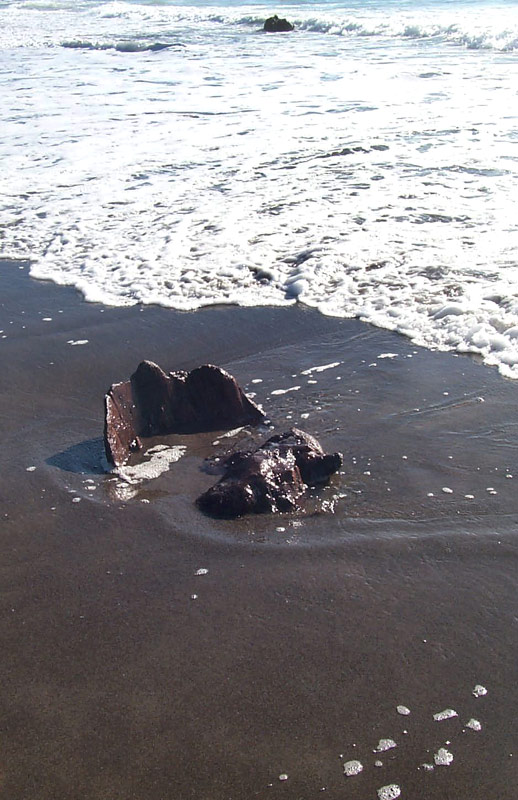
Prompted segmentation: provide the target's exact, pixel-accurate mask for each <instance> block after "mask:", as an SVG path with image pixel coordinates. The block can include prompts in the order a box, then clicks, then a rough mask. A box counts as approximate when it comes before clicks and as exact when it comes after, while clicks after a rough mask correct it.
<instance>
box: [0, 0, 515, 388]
mask: <svg viewBox="0 0 518 800" xmlns="http://www.w3.org/2000/svg"><path fill="white" fill-rule="evenodd" d="M272 13H278V14H279V15H280V16H285V17H287V18H288V19H289V20H290V21H291V22H293V23H294V25H295V27H296V30H295V31H294V32H293V33H289V34H277V35H275V34H273V35H269V34H264V33H262V30H261V29H262V25H263V22H264V20H265V19H266V18H267V17H268V16H270V15H271V14H272ZM0 119H1V127H0V130H1V136H0V157H1V163H2V171H1V176H0V254H1V255H2V256H4V257H11V258H22V257H23V258H30V259H31V260H32V262H33V263H32V275H33V276H35V277H37V278H44V279H50V280H53V281H55V282H57V283H58V284H67V285H73V286H76V287H77V288H78V289H79V290H80V291H81V292H82V293H83V294H84V296H85V298H86V299H87V300H89V301H99V302H103V303H107V304H112V305H128V304H135V303H146V304H160V305H163V306H167V307H172V308H177V309H185V310H189V309H195V308H198V307H200V306H204V305H210V304H220V303H237V304H240V305H245V306H246V305H248V306H252V305H283V304H291V303H296V302H300V303H304V304H306V305H308V306H312V307H316V308H318V309H319V310H320V311H321V312H322V313H324V314H328V315H335V316H342V317H358V318H360V319H363V320H366V321H368V322H371V323H373V324H375V325H377V326H381V327H384V328H389V329H393V330H396V331H399V332H401V333H403V334H405V335H406V336H409V337H410V338H411V339H413V340H414V341H415V342H416V343H418V344H421V345H424V346H426V347H430V348H440V349H451V350H457V351H460V352H466V351H468V352H476V353H480V354H481V355H482V356H483V358H484V360H485V361H486V362H487V363H488V364H491V365H496V366H497V367H498V368H499V369H500V370H501V372H502V373H503V374H504V375H506V376H508V377H512V378H518V218H517V213H516V207H515V201H516V198H517V194H518V182H517V178H518V2H503V1H502V0H500V1H499V2H488V0H460V1H459V2H451V1H450V0H432V1H431V2H429V1H423V0H417V1H416V2H411V1H410V0H401V1H400V2H393V1H392V0H370V2H361V3H360V2H357V0H351V2H343V0H342V1H340V2H338V0H332V1H331V0H329V1H328V2H318V3H316V2H315V3H314V2H294V3H289V2H282V0H279V2H277V3H273V2H272V1H271V0H268V2H263V3H261V4H257V3H246V2H237V1H236V0H233V1H232V2H205V1H203V0H199V2H197V3H190V4H189V3H186V2H177V1H174V0H173V1H171V0H155V1H153V0H140V1H139V2H137V1H136V0H135V1H134V0H115V1H109V2H108V1H106V0H104V1H100V0H0Z"/></svg>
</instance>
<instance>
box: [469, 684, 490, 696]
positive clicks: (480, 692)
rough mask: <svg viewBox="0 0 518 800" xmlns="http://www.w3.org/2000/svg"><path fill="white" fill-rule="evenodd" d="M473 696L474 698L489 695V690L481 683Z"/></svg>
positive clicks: (473, 692)
mask: <svg viewBox="0 0 518 800" xmlns="http://www.w3.org/2000/svg"><path fill="white" fill-rule="evenodd" d="M471 694H472V695H473V696H474V697H483V696H484V695H485V694H487V689H486V687H485V686H481V685H480V683H477V685H476V686H475V688H474V689H473V691H472V693H471Z"/></svg>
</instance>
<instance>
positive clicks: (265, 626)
mask: <svg viewBox="0 0 518 800" xmlns="http://www.w3.org/2000/svg"><path fill="white" fill-rule="evenodd" d="M18 267H22V269H18ZM0 269H1V277H0V280H1V282H2V289H3V291H2V301H1V304H0V323H1V324H0V330H3V331H4V333H3V334H0V335H3V336H7V338H6V339H0V352H1V353H2V354H3V358H2V364H3V374H4V381H3V391H2V392H1V393H0V405H1V410H0V412H1V417H2V419H3V420H4V442H3V445H4V446H3V448H2V454H1V456H0V459H1V467H0V521H1V523H2V525H1V527H0V530H1V531H2V535H3V543H4V559H3V567H2V578H3V580H2V586H3V588H2V593H1V600H2V612H3V613H2V616H1V619H2V622H1V623H0V625H1V627H2V637H3V640H4V641H5V642H6V649H5V653H6V655H4V659H2V663H1V665H0V676H1V678H2V681H1V685H2V689H1V690H0V713H1V715H2V718H3V720H4V737H3V743H4V747H3V751H4V758H3V763H4V767H3V775H2V778H1V783H0V785H2V787H3V790H4V792H5V796H6V797H9V798H10V800H18V798H19V799H20V800H22V798H25V797H27V796H28V795H29V794H30V796H31V797H33V798H38V799H39V798H49V800H50V798H52V800H60V799H61V798H63V800H70V798H73V797H77V798H81V800H84V798H92V800H101V798H102V800H112V799H113V800H115V798H117V799H119V798H121V799H122V798H124V799H126V798H129V797H146V798H149V799H150V800H155V798H156V800H165V798H171V800H173V799H174V800H176V799H177V798H182V800H183V798H191V797H192V798H196V800H200V799H201V800H229V798H231V797H232V798H234V799H237V800H249V798H252V797H258V798H263V797H277V796H279V797H280V796H282V797H283V798H288V800H298V799H299V798H303V799H304V800H306V798H308V800H309V798H312V797H315V796H317V795H320V792H322V795H323V796H325V797H326V798H328V800H329V799H330V798H331V800H339V798H343V797H344V796H345V795H346V796H347V797H348V798H351V800H365V798H368V797H373V798H375V797H376V796H377V795H376V791H377V789H378V788H380V787H382V786H385V785H389V784H391V783H396V784H397V785H398V786H400V787H401V797H402V798H405V797H419V796H421V797H426V798H427V800H444V798H447V797H448V798H449V797H451V798H455V800H468V798H469V800H482V798H484V800H485V798H487V797H488V796H494V797H498V799H499V800H508V799H509V800H511V798H513V797H514V793H515V789H514V787H515V785H516V779H517V777H518V774H517V773H518V770H517V768H516V766H515V763H516V759H518V754H516V755H513V756H511V755H510V754H511V753H514V751H513V746H514V743H515V742H516V736H517V734H518V725H517V723H516V720H515V715H514V714H513V713H512V708H513V704H514V702H515V700H516V695H517V689H516V686H515V664H516V659H517V656H518V652H517V651H518V647H517V640H516V638H517V637H516V633H515V625H516V622H515V620H516V618H517V616H518V607H517V606H518V603H517V601H516V592H515V567H516V557H517V555H518V548H517V545H516V542H515V536H514V525H515V520H516V514H517V513H518V497H515V495H516V492H515V491H514V488H513V487H514V482H515V481H516V480H518V466H516V457H515V452H516V433H515V427H516V426H515V418H516V414H515V394H516V388H515V386H514V385H513V383H512V382H511V381H508V380H505V379H504V378H502V377H501V376H500V375H498V373H497V372H496V370H493V369H489V368H487V367H484V366H482V365H480V364H477V363H476V362H475V361H474V360H473V358H471V357H463V356H456V355H453V354H451V353H441V352H432V351H426V350H424V349H422V348H418V347H416V346H415V345H413V344H412V342H410V341H408V340H406V339H404V338H403V337H401V336H399V335H397V334H394V333H391V332H389V331H385V330H382V329H376V328H372V327H371V326H368V325H366V324H365V323H361V322H358V321H357V320H343V319H342V320H341V319H337V318H330V317H323V316H322V315H320V314H319V313H318V312H316V311H311V310H308V309H303V308H301V307H300V306H297V307H295V306H292V307H289V308H282V307H269V308H239V307H226V306H225V307H217V308H214V307H211V308H207V309H202V310H201V311H197V312H174V311H171V310H169V309H163V308H158V307H138V306H133V307H128V308H115V309H114V308H105V307H101V306H93V305H89V304H87V303H85V302H84V301H83V300H82V299H81V298H80V297H79V296H78V294H77V292H76V291H75V290H74V289H70V288H67V287H59V286H55V285H54V284H48V283H46V282H45V283H42V282H39V281H36V280H33V279H31V278H29V277H28V273H27V266H26V265H24V264H17V265H15V264H13V263H9V264H8V263H6V262H0ZM22 326H25V327H22ZM73 342H76V343H77V344H72V343H73ZM79 342H85V343H84V344H79ZM396 353H397V356H394V357H385V358H380V356H386V354H396ZM143 358H148V359H151V360H155V361H156V362H157V363H159V364H160V366H162V367H163V368H164V369H166V370H175V369H184V368H185V369H190V368H192V367H193V366H197V365H198V364H200V363H204V362H212V363H216V364H219V365H220V366H223V367H225V368H226V369H228V370H229V371H230V372H231V373H232V374H234V375H235V377H236V378H237V380H238V382H239V383H240V384H241V385H242V386H243V387H244V388H245V389H246V390H247V391H254V392H256V397H255V399H256V400H258V401H259V402H262V403H263V404H264V405H265V406H267V407H268V408H267V410H268V413H269V415H270V416H271V419H272V424H273V425H274V426H275V428H276V430H280V429H281V426H282V425H286V426H287V427H289V426H290V425H292V424H296V425H300V424H301V423H304V424H307V430H308V432H310V433H313V434H315V435H316V436H317V438H319V439H320V440H321V441H322V444H323V445H324V447H327V446H329V447H333V448H334V449H340V450H342V451H343V452H344V455H345V459H346V460H345V469H344V473H345V474H344V475H343V476H341V478H340V480H339V481H338V483H336V484H333V486H332V487H331V488H330V489H329V490H326V492H327V493H325V499H327V500H328V501H329V502H335V505H336V507H335V511H334V513H325V512H324V510H323V509H322V507H321V506H318V507H317V506H314V507H308V508H307V509H306V513H305V514H300V515H293V516H289V515H279V516H276V517H270V516H266V515H265V516H262V517H254V518H251V517H249V518H245V519H243V520H236V521H214V520H209V519H208V518H205V517H202V516H201V515H200V514H199V513H198V512H197V511H196V509H195V508H194V506H193V500H194V498H195V496H196V492H198V491H199V490H200V489H202V488H203V487H206V486H209V485H211V483H213V482H214V480H215V479H214V476H211V475H209V474H207V473H206V472H203V471H202V470H201V469H200V464H202V463H203V459H204V458H206V457H208V456H210V455H211V454H214V452H217V450H215V448H217V447H219V446H226V445H225V443H224V444H223V445H213V441H215V440H216V436H214V435H211V436H207V437H193V439H192V441H189V442H188V452H187V454H186V456H185V457H184V458H183V459H180V461H179V462H178V463H176V464H172V465H171V469H170V470H169V471H167V472H165V473H164V474H163V475H161V476H160V477H159V478H158V479H156V480H155V481H150V482H148V483H147V484H144V485H142V486H139V487H137V493H136V494H135V495H134V496H132V497H124V496H121V495H120V494H118V493H117V490H116V480H115V479H114V477H113V476H110V475H106V474H104V472H103V471H102V466H101V464H100V460H99V453H100V449H99V447H100V440H101V437H102V400H103V394H104V392H105V391H106V390H107V388H108V386H109V385H110V384H111V383H113V382H116V381H119V380H124V379H126V378H128V377H129V375H130V374H131V372H132V371H133V370H134V369H135V367H136V365H137V364H138V362H139V361H140V360H142V359H143ZM337 362H339V368H338V367H337V368H331V367H330V368H328V369H325V370H322V371H320V372H318V371H316V370H315V367H322V366H327V365H329V364H334V363H337ZM374 364H376V366H373V365H374ZM338 379H339V380H338ZM252 381H261V382H260V383H259V382H258V383H252ZM313 381H314V382H313ZM295 386H299V387H300V388H298V389H294V387H295ZM279 389H280V390H281V391H283V392H284V394H280V395H277V394H273V395H272V392H276V391H278V390H279ZM480 397H482V398H483V400H484V402H481V401H480V400H479V398H480ZM358 409H360V410H359V411H358ZM416 409H419V410H416ZM303 414H304V415H307V416H306V417H302V415H303ZM220 441H221V440H220ZM450 456H451V458H450ZM477 468H478V469H477ZM513 470H514V472H513ZM514 473H516V475H515V474H514ZM506 475H513V477H509V478H508V477H506ZM92 487H93V488H92ZM444 488H452V490H453V491H452V493H451V494H450V493H445V492H443V491H442V490H443V489H444ZM388 489H390V491H388ZM488 489H491V490H492V491H493V492H496V494H491V493H490V492H489V491H488ZM430 492H431V493H433V497H429V496H428V494H429V493H430ZM341 494H343V495H346V496H345V497H339V495H341ZM466 494H473V495H474V499H473V500H470V499H468V498H466V497H465V495H466ZM337 498H338V499H337ZM280 528H283V529H284V530H279V529H280ZM200 568H205V569H208V573H207V574H205V575H202V576H197V575H196V574H195V573H196V572H197V570H198V569H200ZM194 595H196V597H194ZM193 598H194V599H193ZM477 684H482V685H483V686H485V687H486V688H487V690H488V693H487V696H485V697H478V698H476V697H474V696H473V694H472V691H473V688H474V686H475V685H477ZM399 704H404V705H406V706H408V707H409V708H410V709H411V712H412V713H411V714H410V715H409V716H401V715H399V714H398V713H397V711H396V706H397V705H399ZM445 708H453V709H455V710H456V711H457V713H458V715H459V716H458V717H457V718H452V719H449V720H445V721H442V722H436V721H434V720H433V713H436V712H439V711H441V710H443V709H445ZM472 717H473V718H476V719H478V720H480V722H481V724H482V730H481V731H478V732H474V731H472V730H470V729H466V727H465V726H466V723H467V722H468V720H469V719H470V718H472ZM404 731H408V732H407V733H405V732H404ZM386 737H390V738H393V739H394V740H395V741H396V743H397V747H396V748H394V749H392V750H390V751H388V752H386V753H381V754H374V753H373V750H374V749H375V748H376V745H377V743H378V741H379V739H380V738H386ZM446 741H449V742H451V744H448V745H446ZM439 747H447V748H448V749H449V751H450V752H451V753H452V754H453V755H454V759H453V762H452V764H451V765H450V766H449V767H441V766H436V767H435V769H434V770H433V771H427V770H425V769H424V768H423V767H422V764H423V763H429V762H430V760H431V761H432V763H433V754H434V753H436V752H437V751H438V748H439ZM356 758H357V759H359V760H360V761H362V764H363V767H364V769H363V772H362V773H361V774H360V775H357V776H355V777H352V778H348V777H346V776H345V775H344V772H343V763H344V762H346V761H348V760H351V759H356ZM378 759H379V760H382V761H383V762H384V765H383V767H376V766H374V761H375V760H378ZM284 773H286V774H287V775H288V780H286V781H280V780H279V775H282V774H284ZM324 787H325V793H324V792H323V791H322V790H323V788H324Z"/></svg>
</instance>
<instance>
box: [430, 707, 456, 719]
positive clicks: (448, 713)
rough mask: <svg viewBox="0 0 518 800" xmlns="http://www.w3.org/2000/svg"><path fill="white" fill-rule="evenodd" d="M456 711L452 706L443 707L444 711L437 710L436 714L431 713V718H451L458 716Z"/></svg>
mask: <svg viewBox="0 0 518 800" xmlns="http://www.w3.org/2000/svg"><path fill="white" fill-rule="evenodd" d="M458 716H459V715H458V714H457V712H456V711H454V710H453V708H445V709H444V711H438V712H437V714H434V715H433V718H434V720H435V721H436V722H442V720H443V719H451V718H452V717H458Z"/></svg>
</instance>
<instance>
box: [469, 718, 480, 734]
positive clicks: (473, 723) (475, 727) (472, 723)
mask: <svg viewBox="0 0 518 800" xmlns="http://www.w3.org/2000/svg"><path fill="white" fill-rule="evenodd" d="M466 728H471V730H472V731H481V730H482V725H481V724H480V722H479V721H478V719H473V718H471V719H470V720H469V722H466Z"/></svg>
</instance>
